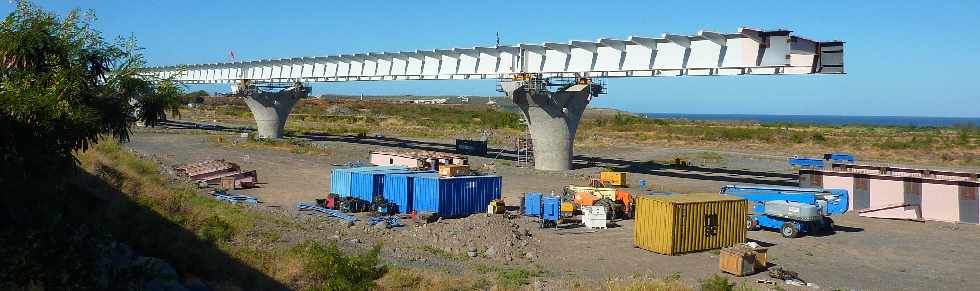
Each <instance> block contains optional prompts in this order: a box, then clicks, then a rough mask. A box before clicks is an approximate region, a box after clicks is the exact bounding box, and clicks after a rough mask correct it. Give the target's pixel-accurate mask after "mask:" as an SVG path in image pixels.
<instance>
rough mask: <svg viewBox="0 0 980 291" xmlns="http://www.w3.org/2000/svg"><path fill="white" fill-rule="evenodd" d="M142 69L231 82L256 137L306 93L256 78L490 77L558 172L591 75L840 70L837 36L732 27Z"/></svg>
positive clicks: (548, 166)
mask: <svg viewBox="0 0 980 291" xmlns="http://www.w3.org/2000/svg"><path fill="white" fill-rule="evenodd" d="M141 73H142V74H143V75H146V76H151V77H155V78H173V79H175V80H177V81H180V82H183V83H186V84H216V83H230V84H233V87H234V88H239V89H236V90H240V91H241V92H243V93H244V94H241V95H242V96H243V97H244V98H246V103H247V104H248V105H249V107H250V108H251V109H252V112H253V115H254V116H255V117H256V122H257V124H258V125H259V136H262V137H271V138H278V137H281V136H282V126H283V125H284V124H285V119H286V116H288V114H289V111H290V110H291V108H292V104H294V103H295V99H296V98H298V97H296V96H295V95H296V94H297V93H298V92H304V91H303V90H298V89H295V88H294V89H289V90H287V89H281V91H278V92H268V91H264V92H261V91H257V90H251V89H250V88H253V87H251V86H255V84H261V83H286V84H293V83H296V84H300V83H302V82H347V81H383V80H467V79H497V80H500V85H501V89H502V91H504V93H505V94H507V96H508V97H510V98H512V99H513V100H514V102H515V103H516V104H518V105H519V106H520V107H521V109H522V111H523V112H524V115H525V118H526V119H527V120H528V124H529V126H530V131H531V135H532V139H533V140H534V143H535V159H536V163H535V164H536V168H538V169H542V170H565V169H569V168H570V167H571V155H572V142H573V140H574V137H575V132H576V129H577V126H578V122H579V120H580V119H581V114H582V111H583V110H584V109H585V107H586V106H587V105H588V103H589V101H591V99H592V98H593V97H595V96H596V95H598V94H601V93H602V92H603V89H604V88H603V87H602V85H600V84H596V83H593V82H592V81H591V80H592V78H614V77H668V76H732V75H810V74H843V73H844V42H843V41H814V40H811V39H808V38H804V37H800V36H796V35H793V34H792V31H789V30H774V31H763V30H758V29H752V28H744V27H743V28H740V29H739V30H738V31H737V32H735V33H718V32H711V31H701V32H698V33H697V34H695V35H674V34H666V33H665V34H663V35H661V36H660V37H657V38H650V37H639V36H633V37H629V38H627V39H610V38H602V39H598V40H596V41H569V42H567V43H552V42H545V43H539V44H518V45H506V46H493V47H472V48H450V49H435V50H416V51H405V52H379V53H359V54H344V55H334V56H316V57H297V58H288V59H274V60H272V59H269V60H255V61H238V62H225V63H210V64H191V65H172V66H159V67H148V68H144V69H142V72H141ZM553 79H571V80H574V82H572V83H569V85H568V86H559V88H557V89H555V90H552V89H549V86H547V85H548V84H550V81H549V80H553ZM293 87H297V86H293ZM297 88H307V89H306V91H305V92H308V87H303V86H302V85H301V84H300V85H298V87H297ZM263 129H265V130H263Z"/></svg>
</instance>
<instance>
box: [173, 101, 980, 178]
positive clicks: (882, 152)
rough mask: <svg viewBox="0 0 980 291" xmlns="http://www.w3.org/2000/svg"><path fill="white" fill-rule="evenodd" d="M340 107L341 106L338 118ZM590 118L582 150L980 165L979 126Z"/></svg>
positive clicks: (502, 131) (398, 115)
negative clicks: (834, 155)
mask: <svg viewBox="0 0 980 291" xmlns="http://www.w3.org/2000/svg"><path fill="white" fill-rule="evenodd" d="M337 108H344V109H345V110H343V113H337V111H338V110H337ZM596 112H597V111H592V112H591V114H588V113H587V114H586V117H585V119H584V120H583V122H582V124H581V125H580V127H579V130H578V135H577V136H576V146H578V147H606V146H610V145H627V146H629V145H656V146H666V147H694V148H703V149H717V150H737V151H744V152H754V153H765V154H771V155H781V156H790V155H810V156H816V155H820V154H823V153H825V152H831V151H842V152H851V153H854V154H856V155H857V156H858V158H859V159H860V160H863V161H872V162H879V163H881V162H887V163H911V164H921V165H939V166H967V167H976V166H980V145H978V139H980V128H978V127H975V126H961V127H953V128H933V127H900V126H808V125H793V124H777V125H763V124H757V123H749V122H714V121H712V122H707V121H681V120H656V119H646V118H639V117H635V116H632V115H627V114H621V115H616V114H610V113H609V112H604V113H603V114H596ZM293 113H294V114H295V115H294V116H292V117H290V119H289V121H288V123H287V130H289V131H291V132H294V133H296V132H323V133H329V134H358V133H365V134H367V133H371V134H375V133H382V134H386V135H397V136H403V137H414V138H454V137H464V138H475V137H478V136H479V133H480V130H482V129H489V130H493V132H494V134H495V138H494V139H492V140H491V143H496V144H498V145H502V144H509V143H510V141H511V140H513V138H514V137H515V136H517V135H519V134H521V133H522V132H523V131H524V127H523V125H522V124H521V121H520V119H521V117H520V115H519V114H518V113H514V112H509V111H498V110H495V109H493V108H490V107H487V106H483V105H414V104H390V103H382V102H342V103H336V102H325V101H304V102H302V103H301V104H300V105H297V107H296V108H295V109H294V111H293ZM184 116H185V117H190V118H193V119H195V120H207V121H210V120H219V121H225V122H232V123H240V124H250V123H251V122H252V121H251V114H250V113H249V111H248V109H247V108H246V107H245V106H243V105H229V106H209V107H205V108H203V109H199V110H196V111H194V112H191V111H185V113H184Z"/></svg>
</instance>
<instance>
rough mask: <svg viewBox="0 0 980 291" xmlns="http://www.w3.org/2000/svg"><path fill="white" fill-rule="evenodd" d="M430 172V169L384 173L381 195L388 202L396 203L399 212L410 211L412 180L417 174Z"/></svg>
mask: <svg viewBox="0 0 980 291" xmlns="http://www.w3.org/2000/svg"><path fill="white" fill-rule="evenodd" d="M424 173H432V172H431V171H423V172H415V173H399V174H386V175H385V176H384V180H385V181H384V186H383V188H384V189H383V190H382V191H381V195H382V196H383V197H384V198H385V200H388V202H391V203H395V204H396V205H398V212H399V213H410V212H412V210H413V208H412V200H413V199H412V189H413V188H414V187H413V185H412V181H414V177H415V176H416V175H419V174H424Z"/></svg>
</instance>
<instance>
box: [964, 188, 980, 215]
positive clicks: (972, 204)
mask: <svg viewBox="0 0 980 291" xmlns="http://www.w3.org/2000/svg"><path fill="white" fill-rule="evenodd" d="M978 208H980V205H978V204H977V186H976V185H971V184H966V183H964V184H960V222H964V223H973V224H977V223H980V221H978V220H980V219H978V216H980V213H978V212H980V211H978V210H980V209H978Z"/></svg>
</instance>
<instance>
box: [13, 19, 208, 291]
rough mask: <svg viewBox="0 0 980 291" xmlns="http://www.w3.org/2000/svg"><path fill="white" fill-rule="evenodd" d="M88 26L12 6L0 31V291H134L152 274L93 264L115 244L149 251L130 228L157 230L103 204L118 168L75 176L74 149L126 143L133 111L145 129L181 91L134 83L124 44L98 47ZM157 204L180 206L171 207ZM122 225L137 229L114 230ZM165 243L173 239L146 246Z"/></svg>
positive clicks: (163, 83)
mask: <svg viewBox="0 0 980 291" xmlns="http://www.w3.org/2000/svg"><path fill="white" fill-rule="evenodd" d="M94 20H95V15H94V14H93V13H91V12H82V11H80V10H77V9H76V10H72V11H70V12H68V13H67V14H66V15H65V16H64V17H59V16H58V15H56V14H54V13H51V12H48V11H44V10H42V9H40V8H38V7H37V6H34V5H33V4H31V3H29V2H27V1H18V2H17V4H16V8H15V9H14V11H13V12H11V13H10V14H8V15H7V16H6V17H4V18H3V20H2V22H0V185H3V187H4V188H3V194H2V195H0V220H2V221H3V224H4V227H3V228H2V229H0V253H3V254H4V255H3V256H0V289H3V290H10V289H14V290H17V289H21V288H30V289H83V290H84V289H108V287H110V286H111V287H114V288H119V289H138V288H140V287H142V285H140V284H141V283H140V282H142V281H141V280H147V278H146V277H145V275H147V274H146V270H147V269H153V268H142V267H139V266H137V267H132V268H130V267H119V266H115V267H119V268H112V266H108V265H107V264H104V263H103V262H102V261H104V260H105V258H106V257H109V256H112V255H113V254H114V253H115V252H119V250H118V247H115V246H116V245H117V244H116V242H117V241H118V240H125V241H127V242H128V243H130V245H141V246H142V244H144V243H145V244H150V243H152V242H149V241H147V240H146V239H145V238H143V237H141V236H137V235H136V234H135V233H136V232H138V231H140V230H146V228H154V229H156V228H158V229H157V230H158V231H160V232H161V233H167V231H164V229H166V225H167V223H161V222H160V221H153V220H145V221H144V220H141V219H144V218H145V217H147V215H148V214H149V212H148V211H146V208H143V207H125V206H123V205H129V204H126V203H124V202H119V200H117V199H115V197H119V196H120V192H119V189H120V188H122V187H128V186H127V185H128V184H127V183H128V181H127V180H124V179H120V178H119V177H120V173H121V172H120V171H119V170H118V169H116V168H113V167H105V166H99V167H94V168H89V170H90V172H82V171H80V170H81V169H80V168H79V167H78V165H79V164H78V161H79V160H78V159H76V156H75V155H74V154H75V151H79V150H86V149H91V148H93V147H99V146H101V144H100V143H106V142H111V141H122V140H126V139H128V137H129V125H130V124H131V123H132V121H134V120H133V118H131V117H130V116H131V114H133V112H134V109H138V110H139V112H140V114H138V115H137V120H141V121H143V122H146V123H147V124H148V125H151V126H152V125H155V124H156V123H157V122H158V121H159V120H161V119H165V118H166V113H167V112H168V111H169V112H170V113H171V114H173V113H176V109H177V107H176V106H175V105H174V103H173V102H172V101H173V100H175V96H176V95H177V94H179V93H180V91H181V90H180V88H179V86H177V85H176V84H174V83H173V82H170V81H169V80H153V81H159V82H150V81H151V80H146V79H143V78H142V77H140V76H138V75H137V69H139V68H140V67H141V66H142V65H143V61H142V55H141V54H140V53H139V48H138V47H137V46H136V42H135V41H134V40H133V39H132V38H127V39H118V40H116V41H113V42H107V41H105V40H104V39H103V38H102V36H101V33H100V32H99V31H97V30H95V29H94ZM131 100H135V101H136V102H135V106H132V105H130V101H131ZM103 138H106V139H103ZM127 163H132V164H133V165H135V166H136V167H133V168H132V170H131V171H132V172H133V173H146V172H147V171H148V169H149V168H151V167H152V166H150V167H147V166H146V165H142V164H140V163H135V162H127ZM175 195H187V194H186V193H184V192H182V191H177V192H176V194H175ZM134 199H136V200H139V201H151V200H152V199H151V198H150V197H134ZM107 201H108V202H107ZM157 203H159V205H162V206H165V207H167V208H166V209H170V210H174V209H179V208H180V205H179V203H176V204H175V203H174V201H166V200H165V201H158V202H157ZM103 205H111V206H108V207H109V208H100V207H101V206H103ZM107 209H111V210H114V211H108V210H107ZM149 216H152V215H149ZM110 218H112V219H110ZM133 222H145V223H147V224H146V225H131V224H129V225H126V227H120V226H119V225H120V224H122V223H133ZM114 231H117V232H114ZM169 234H174V233H169ZM192 237H193V236H192ZM194 238H195V239H196V237H194ZM173 241H176V242H181V241H183V240H182V238H181V237H180V236H175V237H167V238H163V239H159V242H157V243H158V244H159V243H161V242H173ZM183 246H184V247H187V246H189V245H183ZM164 249H166V248H163V249H161V250H164ZM206 249H207V248H202V250H201V251H199V252H207V251H205V250H206ZM139 250H140V251H141V252H145V253H146V254H148V255H153V254H154V251H156V249H139ZM190 253H191V254H192V255H193V254H195V252H193V251H192V252H190ZM197 254H201V255H206V254H204V253H197ZM100 260H102V261H100ZM110 282H111V283H112V285H108V284H109V283H110Z"/></svg>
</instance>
